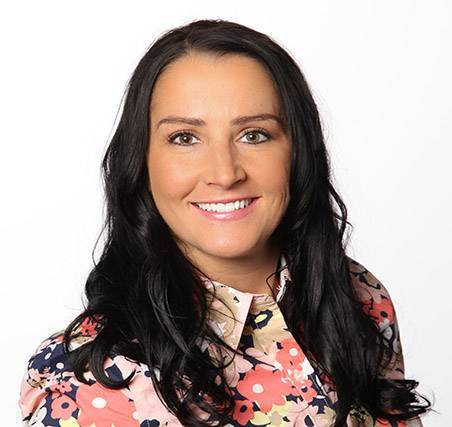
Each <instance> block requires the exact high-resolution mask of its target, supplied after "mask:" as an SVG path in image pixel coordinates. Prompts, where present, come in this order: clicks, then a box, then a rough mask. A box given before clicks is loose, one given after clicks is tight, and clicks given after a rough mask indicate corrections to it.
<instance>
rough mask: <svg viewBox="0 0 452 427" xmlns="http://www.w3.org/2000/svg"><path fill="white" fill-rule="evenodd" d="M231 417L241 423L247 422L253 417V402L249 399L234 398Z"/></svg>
mask: <svg viewBox="0 0 452 427" xmlns="http://www.w3.org/2000/svg"><path fill="white" fill-rule="evenodd" d="M233 418H234V420H236V421H237V422H238V423H239V424H241V425H245V424H248V422H249V421H250V420H251V419H253V418H254V410H253V404H252V403H251V402H250V401H249V400H236V401H235V407H234V414H233Z"/></svg>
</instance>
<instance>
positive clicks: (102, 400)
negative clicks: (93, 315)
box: [19, 322, 138, 427]
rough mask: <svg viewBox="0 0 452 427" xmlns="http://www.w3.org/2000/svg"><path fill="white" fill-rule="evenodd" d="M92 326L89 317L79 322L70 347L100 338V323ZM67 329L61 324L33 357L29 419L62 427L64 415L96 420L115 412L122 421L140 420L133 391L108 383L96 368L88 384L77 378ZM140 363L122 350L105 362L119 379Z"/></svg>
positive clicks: (24, 405) (23, 392)
mask: <svg viewBox="0 0 452 427" xmlns="http://www.w3.org/2000/svg"><path fill="white" fill-rule="evenodd" d="M91 326H93V325H88V324H87V323H85V322H84V324H82V325H80V327H79V328H77V332H78V333H79V335H77V336H76V337H75V338H74V339H73V341H72V342H71V346H70V348H69V349H70V350H74V349H75V348H77V347H79V346H81V345H83V344H85V343H87V342H89V341H91V340H93V339H94V338H95V336H96V329H95V328H94V329H93V328H91ZM63 333H64V330H60V331H58V332H56V333H54V334H52V335H50V336H49V337H47V338H46V339H44V340H42V341H41V342H40V343H39V345H38V346H37V348H36V349H35V351H34V352H33V353H32V355H31V357H29V359H28V364H27V367H26V370H25V373H24V376H23V378H22V382H21V387H20V398H19V406H20V410H21V414H22V421H23V422H24V425H35V423H37V424H38V425H45V426H58V427H59V426H60V425H62V424H61V423H60V420H65V421H67V422H68V423H71V422H74V421H75V420H77V422H78V423H79V424H74V425H91V424H93V421H95V420H96V419H101V418H102V419H108V417H110V416H111V417H113V416H115V417H116V420H121V421H122V424H121V425H124V426H137V425H138V424H137V421H136V419H135V418H134V417H133V414H134V411H135V406H134V403H133V400H132V399H130V396H128V395H127V392H125V391H124V390H112V389H107V388H105V387H102V386H101V385H100V384H99V383H97V381H96V380H95V379H94V376H93V375H92V373H91V372H90V371H88V372H87V373H86V374H85V378H86V379H87V382H88V384H85V383H82V382H80V381H78V380H77V378H76V377H75V374H74V372H73V367H72V366H71V364H70V360H69V357H68V353H66V352H65V349H64V343H63ZM135 367H136V363H132V362H131V361H127V360H125V358H123V357H121V356H116V357H113V358H107V361H106V362H105V371H106V373H107V375H108V376H110V377H111V378H112V379H115V380H117V379H122V378H125V377H127V376H128V375H129V374H130V373H131V372H132V371H133V369H134V368H135ZM117 411H119V412H117ZM115 414H116V415H115ZM119 414H120V415H119ZM118 416H119V417H120V418H119V419H118ZM112 420H113V419H112ZM113 421H114V420H113ZM28 423H29V424H28ZM68 425H69V424H68ZM71 425H72V424H71ZM93 425H95V424H93Z"/></svg>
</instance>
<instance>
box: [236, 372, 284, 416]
mask: <svg viewBox="0 0 452 427" xmlns="http://www.w3.org/2000/svg"><path fill="white" fill-rule="evenodd" d="M237 390H238V391H239V393H240V394H241V395H242V396H244V397H246V398H248V399H249V400H250V401H255V402H256V403H257V404H258V405H259V407H260V409H261V410H262V411H263V412H268V411H270V409H271V408H272V406H273V404H276V405H284V403H285V402H286V399H285V397H284V396H285V395H286V394H290V393H291V392H292V386H291V384H289V383H285V382H283V381H282V377H281V371H279V370H275V371H270V370H267V369H265V368H264V367H262V366H261V365H257V366H256V368H255V369H251V370H250V371H248V372H247V373H246V374H245V377H244V378H243V379H242V380H241V381H239V382H238V384H237Z"/></svg>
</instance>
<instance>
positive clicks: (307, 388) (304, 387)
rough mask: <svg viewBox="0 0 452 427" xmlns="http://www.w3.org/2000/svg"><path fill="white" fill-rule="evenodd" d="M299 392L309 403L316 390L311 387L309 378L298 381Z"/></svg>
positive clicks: (315, 394)
mask: <svg viewBox="0 0 452 427" xmlns="http://www.w3.org/2000/svg"><path fill="white" fill-rule="evenodd" d="M300 384H301V385H300V388H299V391H300V394H301V396H302V397H303V400H305V401H306V402H307V403H310V402H311V400H312V399H313V398H314V397H316V396H317V391H316V390H315V389H314V388H313V387H312V381H311V380H304V381H302V382H301V383H300Z"/></svg>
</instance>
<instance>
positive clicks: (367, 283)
mask: <svg viewBox="0 0 452 427" xmlns="http://www.w3.org/2000/svg"><path fill="white" fill-rule="evenodd" d="M348 259H349V269H350V276H351V282H352V285H353V289H354V291H355V293H356V296H357V297H358V299H359V300H360V302H361V303H362V304H363V310H364V311H365V312H366V314H367V315H369V317H371V318H372V319H373V320H374V321H375V322H376V323H377V324H378V326H379V327H380V329H381V330H383V329H385V328H386V327H387V326H389V325H390V324H391V323H394V322H395V321H396V314H395V309H394V304H393V301H392V298H391V296H390V294H389V291H388V289H387V288H386V287H385V286H384V285H383V283H381V281H380V280H379V279H378V278H377V277H376V276H375V275H374V274H373V273H372V272H370V271H369V270H368V269H367V268H366V267H364V266H363V265H362V264H360V263H359V262H358V261H356V260H354V259H352V258H350V257H349V258H348Z"/></svg>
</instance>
